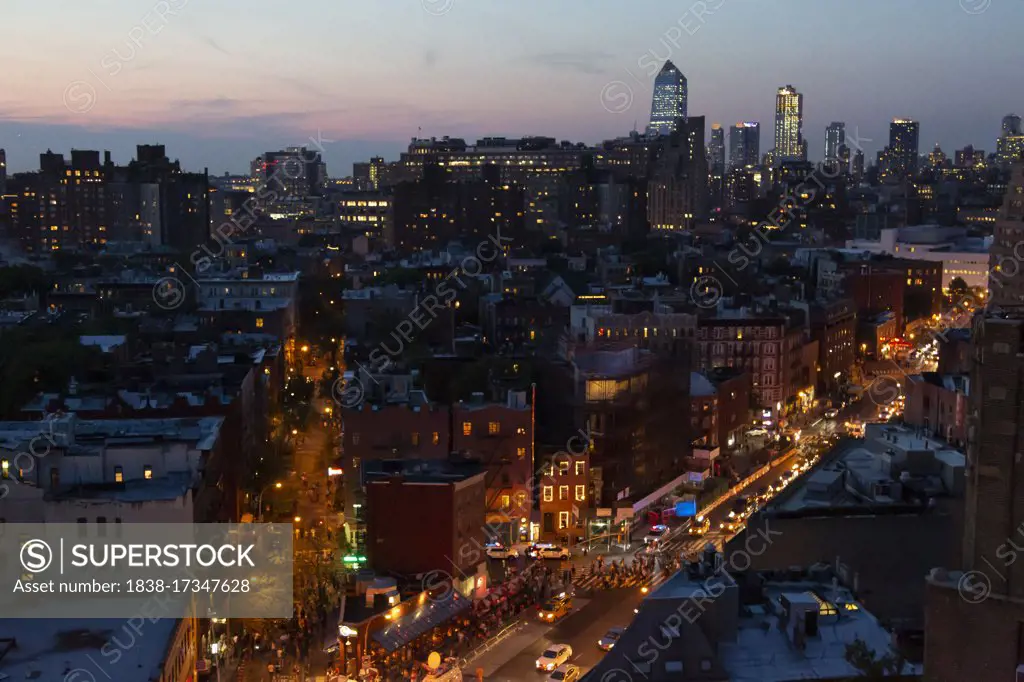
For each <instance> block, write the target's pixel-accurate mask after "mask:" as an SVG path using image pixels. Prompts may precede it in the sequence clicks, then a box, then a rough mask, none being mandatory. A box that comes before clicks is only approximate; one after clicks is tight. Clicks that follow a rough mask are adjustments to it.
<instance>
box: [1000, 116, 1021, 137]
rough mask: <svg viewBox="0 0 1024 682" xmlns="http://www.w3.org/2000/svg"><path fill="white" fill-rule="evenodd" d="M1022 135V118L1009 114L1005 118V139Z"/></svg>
mask: <svg viewBox="0 0 1024 682" xmlns="http://www.w3.org/2000/svg"><path fill="white" fill-rule="evenodd" d="M1009 135H1020V116H1018V115H1017V114H1007V115H1006V116H1003V137H1007V136H1009Z"/></svg>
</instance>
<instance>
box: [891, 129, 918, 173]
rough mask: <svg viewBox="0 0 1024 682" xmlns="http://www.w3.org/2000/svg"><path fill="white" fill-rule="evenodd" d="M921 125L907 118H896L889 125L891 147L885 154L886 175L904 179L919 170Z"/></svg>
mask: <svg viewBox="0 0 1024 682" xmlns="http://www.w3.org/2000/svg"><path fill="white" fill-rule="evenodd" d="M919 130H920V124H919V123H918V122H917V121H911V120H910V119H906V118H894V119H893V121H892V123H890V124H889V146H888V147H887V148H886V154H885V162H886V168H885V175H886V177H888V178H891V179H896V180H899V179H902V178H904V177H906V176H908V175H913V174H914V172H915V171H916V170H917V155H918V143H917V138H918V133H919Z"/></svg>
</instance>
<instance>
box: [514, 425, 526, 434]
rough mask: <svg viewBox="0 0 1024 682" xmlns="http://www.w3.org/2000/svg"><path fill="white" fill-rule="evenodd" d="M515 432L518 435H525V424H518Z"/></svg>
mask: <svg viewBox="0 0 1024 682" xmlns="http://www.w3.org/2000/svg"><path fill="white" fill-rule="evenodd" d="M516 434H517V435H520V436H525V435H526V427H525V426H520V427H519V428H517V429H516Z"/></svg>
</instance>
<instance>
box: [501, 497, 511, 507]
mask: <svg viewBox="0 0 1024 682" xmlns="http://www.w3.org/2000/svg"><path fill="white" fill-rule="evenodd" d="M501 508H502V509H511V508H512V498H511V497H510V496H509V495H502V496H501Z"/></svg>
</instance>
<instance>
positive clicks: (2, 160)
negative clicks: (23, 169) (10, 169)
mask: <svg viewBox="0 0 1024 682" xmlns="http://www.w3.org/2000/svg"><path fill="white" fill-rule="evenodd" d="M6 190H7V152H6V151H4V150H3V149H0V195H3V194H4V193H5V191H6Z"/></svg>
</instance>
